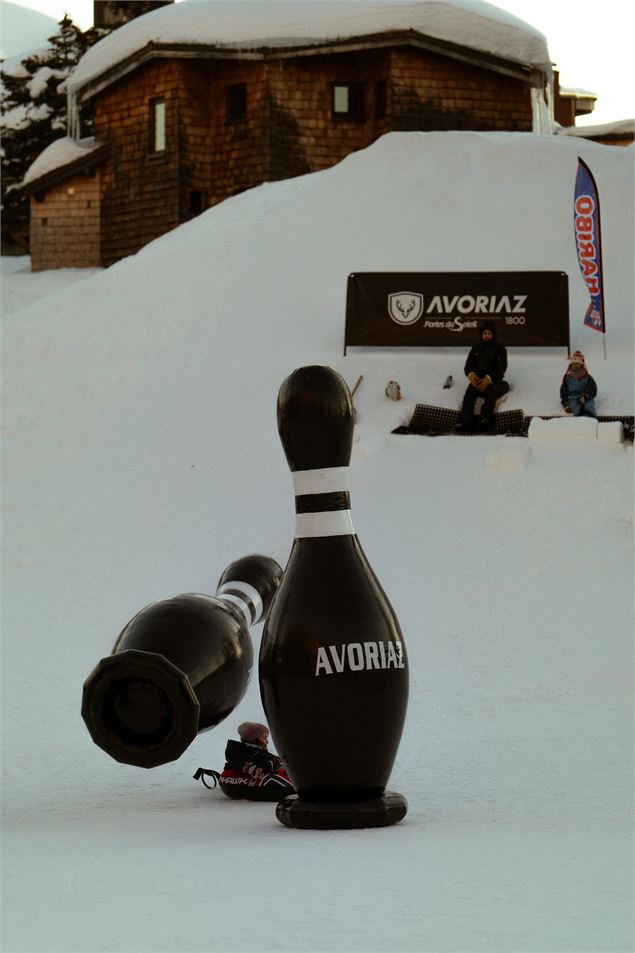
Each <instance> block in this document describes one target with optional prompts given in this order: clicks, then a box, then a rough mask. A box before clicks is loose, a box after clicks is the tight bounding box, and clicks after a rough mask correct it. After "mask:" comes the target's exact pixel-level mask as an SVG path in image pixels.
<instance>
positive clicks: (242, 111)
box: [225, 83, 248, 126]
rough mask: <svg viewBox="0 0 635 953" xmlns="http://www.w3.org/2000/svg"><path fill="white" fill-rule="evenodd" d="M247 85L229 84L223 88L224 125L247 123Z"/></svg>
mask: <svg viewBox="0 0 635 953" xmlns="http://www.w3.org/2000/svg"><path fill="white" fill-rule="evenodd" d="M247 114H248V108H247V83H230V84H229V85H228V86H226V87H225V125H226V126H235V125H237V124H238V123H241V122H247Z"/></svg>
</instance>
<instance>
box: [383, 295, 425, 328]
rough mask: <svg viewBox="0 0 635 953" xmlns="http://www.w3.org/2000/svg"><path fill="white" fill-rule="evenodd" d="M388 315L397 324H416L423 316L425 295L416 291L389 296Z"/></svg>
mask: <svg viewBox="0 0 635 953" xmlns="http://www.w3.org/2000/svg"><path fill="white" fill-rule="evenodd" d="M388 313H389V315H390V317H391V318H392V319H393V321H395V322H396V323H397V324H414V323H415V321H418V320H419V318H420V317H421V315H422V314H423V295H421V294H418V292H416V291H397V292H396V293H395V294H391V295H388Z"/></svg>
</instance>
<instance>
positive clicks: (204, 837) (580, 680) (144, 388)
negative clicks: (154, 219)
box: [2, 133, 633, 953]
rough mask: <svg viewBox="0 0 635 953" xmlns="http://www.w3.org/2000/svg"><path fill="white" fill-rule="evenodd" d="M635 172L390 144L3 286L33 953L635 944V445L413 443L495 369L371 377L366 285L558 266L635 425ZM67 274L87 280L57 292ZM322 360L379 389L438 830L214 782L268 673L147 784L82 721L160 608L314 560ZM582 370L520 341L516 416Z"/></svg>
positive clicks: (363, 395)
mask: <svg viewBox="0 0 635 953" xmlns="http://www.w3.org/2000/svg"><path fill="white" fill-rule="evenodd" d="M578 151H579V152H580V154H581V155H582V156H583V157H584V158H585V161H587V162H588V163H589V165H591V167H592V168H593V170H594V172H595V174H596V178H597V179H598V184H599V188H600V192H601V195H602V198H603V205H602V208H603V226H604V243H605V245H604V247H605V260H606V282H607V319H608V327H609V334H608V336H607V360H606V361H604V359H603V354H602V341H601V336H600V335H598V334H597V333H595V332H593V331H590V330H587V329H584V328H583V327H582V315H583V313H584V311H585V310H586V298H585V294H586V293H585V289H584V286H583V284H582V281H581V278H580V276H579V272H578V270H577V262H576V260H575V252H574V248H573V241H572V235H571V231H572V229H571V214H570V205H571V197H572V191H573V180H574V176H575V164H576V157H577V154H578ZM632 161H633V150H632V149H631V150H618V149H615V150H612V149H609V148H603V147H600V146H594V145H592V144H586V143H584V144H583V143H575V142H569V141H563V140H561V139H558V140H555V139H549V140H547V139H545V138H542V137H530V136H511V135H510V136H507V135H501V136H484V135H474V134H418V133H414V134H404V135H393V136H389V137H386V138H385V139H383V140H381V141H380V142H379V143H377V144H376V145H375V146H373V147H371V148H370V149H368V150H365V151H364V152H361V153H358V154H356V155H354V156H352V157H350V159H348V160H346V161H345V162H343V163H341V164H340V165H339V166H337V167H336V168H335V169H333V170H329V171H328V172H326V173H320V174H317V175H313V176H306V177H303V178H300V179H296V180H291V181H289V182H284V183H279V184H276V185H269V186H263V187H262V188H260V189H256V190H254V191H253V192H251V193H245V194H243V195H241V196H238V197H236V198H235V199H232V200H230V201H228V202H226V203H223V205H221V206H219V207H218V208H216V209H213V210H211V211H210V212H208V213H206V214H205V215H203V216H201V217H200V218H199V219H197V220H196V221H194V222H192V223H190V224H189V225H187V226H184V227H183V228H181V229H179V230H178V231H177V232H173V233H171V234H170V235H166V236H164V238H162V239H161V240H159V241H158V242H155V243H154V244H153V245H151V246H149V247H148V248H146V249H145V250H144V251H143V252H141V253H140V254H139V255H137V256H135V257H134V258H130V259H127V260H125V261H123V262H121V263H120V264H118V265H116V266H114V267H113V268H111V269H108V270H106V271H103V272H97V273H95V274H92V275H89V276H87V277H86V278H85V279H84V277H82V279H81V280H74V278H75V276H74V275H70V274H55V275H54V274H52V273H43V274H42V275H32V276H30V275H29V274H28V272H26V271H24V270H22V271H17V272H13V274H11V275H9V276H8V278H7V280H6V281H5V282H3V302H6V301H7V300H8V302H9V305H8V307H7V306H6V303H5V304H3V307H4V309H5V310H4V348H3V354H4V388H5V394H4V433H5V437H4V443H3V456H4V460H5V463H4V495H5V496H4V518H3V522H4V532H3V535H4V569H3V582H4V626H3V631H4V635H3V640H4V641H3V732H4V737H3V771H4V797H3V809H4V814H5V820H4V835H3V882H4V907H3V913H4V916H3V941H2V950H3V951H6V953H35V951H38V953H97V951H107V953H181V951H183V953H186V951H196V953H199V951H200V953H203V951H208V950H210V949H214V950H220V951H222V953H269V951H274V950H276V951H278V950H285V951H291V953H309V951H311V953H318V951H333V953H349V951H356V953H357V951H359V953H380V951H381V953H383V951H395V953H402V951H403V953H437V951H443V953H459V951H462V953H463V951H464V953H477V951H478V953H481V951H482V953H512V951H514V953H520V951H523V953H565V951H566V953H574V951H584V953H598V951H606V953H627V951H631V950H632V949H633V932H632V928H633V921H632V899H633V849H632V821H633V798H632V780H633V728H632V725H633V719H632V715H633V711H632V701H631V699H632V696H631V675H632V649H633V645H632V623H633V594H632V578H633V576H632V574H633V549H632V543H633V520H632V489H633V479H632V478H633V448H632V445H624V444H621V443H619V442H607V443H604V442H603V441H600V440H598V439H596V438H595V437H592V436H590V435H588V434H586V433H585V435H584V436H583V435H582V434H583V431H582V429H580V428H578V430H577V431H576V430H575V429H573V430H572V429H571V427H569V428H568V430H567V432H564V433H562V434H561V435H560V436H559V438H558V439H557V440H552V439H549V435H548V434H543V433H541V432H536V434H535V436H534V437H533V438H532V439H529V440H526V439H525V440H523V439H521V438H497V437H488V438H453V437H448V438H435V439H429V438H422V437H408V436H397V435H392V434H391V433H390V431H391V430H392V429H394V428H395V427H396V426H398V425H399V424H401V423H403V422H404V421H405V420H406V419H408V418H409V416H410V414H411V412H412V409H413V408H414V405H415V403H417V402H425V403H437V404H439V403H445V404H447V405H448V406H457V405H458V403H459V401H460V395H461V393H462V389H463V377H462V365H463V360H464V357H465V349H464V348H461V349H458V350H456V351H454V350H452V351H450V350H445V351H440V352H439V351H426V352H416V353H404V352H397V351H389V352H383V351H377V352H371V351H349V354H348V355H347V356H346V357H343V356H342V342H343V314H344V292H345V285H346V275H347V274H348V272H349V271H352V270H375V269H376V270H403V271H408V270H414V269H415V268H421V267H422V263H423V266H424V267H425V268H426V269H427V270H431V271H432V270H441V268H443V267H445V269H446V270H452V269H457V270H461V269H465V268H470V269H472V270H478V269H484V270H485V269H491V268H498V269H500V270H514V269H516V268H519V267H520V268H535V269H542V268H547V267H548V268H562V269H563V270H564V271H566V272H567V273H568V274H569V280H570V294H571V316H572V317H571V321H572V346H573V347H581V348H582V349H583V350H584V351H585V353H586V354H587V357H588V361H589V364H590V368H591V372H592V373H593V375H594V376H595V377H596V379H597V381H598V385H599V388H600V402H599V412H600V413H601V414H611V413H630V414H632V413H633V393H632V359H633V281H632V260H633V254H632V252H633V249H632V214H631V211H630V210H631V209H632V181H633V179H632ZM536 168H540V170H541V173H540V176H539V177H538V181H536V177H535V169H536ZM431 183H432V184H433V185H432V187H431ZM519 223H520V225H519ZM3 265H4V262H3ZM77 278H79V275H77ZM53 279H56V280H57V279H59V280H60V281H61V282H63V283H67V284H68V287H66V288H65V289H64V288H61V287H59V286H58V287H57V288H55V289H54V290H51V293H50V294H49V293H48V287H49V286H48V284H47V283H48V282H49V281H52V280H53ZM38 283H39V284H38ZM5 295H6V296H7V297H5ZM22 295H23V296H24V297H23V298H20V296H22ZM609 296H610V297H609ZM38 298H39V300H36V299H38ZM20 300H24V301H30V302H31V303H30V306H28V307H18V306H17V304H16V303H17V302H19V301H20ZM609 301H610V307H609V304H608V302H609ZM318 362H320V363H328V364H331V365H332V366H333V367H335V368H336V369H338V370H339V371H340V372H341V373H342V374H343V375H344V377H345V378H346V379H347V380H348V381H349V383H350V384H351V386H352V385H353V384H354V383H355V381H356V380H357V377H358V376H359V374H363V375H364V380H363V382H362V384H361V386H360V388H359V391H358V393H357V395H356V405H357V408H358V425H357V428H356V437H355V444H354V452H353V461H352V468H351V479H350V483H351V498H352V504H353V519H354V522H355V525H356V528H357V530H358V533H359V536H360V539H361V541H362V544H363V546H364V549H365V551H366V553H367V555H368V557H369V559H370V561H371V563H372V565H373V567H374V569H375V570H376V572H377V575H378V576H379V578H380V580H381V581H382V584H383V585H384V588H385V589H386V591H387V593H388V595H389V597H390V599H391V601H392V603H393V605H394V607H395V609H396V612H397V614H398V616H399V620H400V623H401V627H402V630H403V632H404V636H405V639H406V642H407V645H408V651H409V655H410V664H411V679H412V686H411V696H410V704H409V711H408V718H407V722H406V728H405V731H404V735H403V740H402V744H401V747H400V750H399V753H398V757H397V761H396V764H395V768H394V772H393V776H392V779H391V787H393V788H394V789H395V790H397V791H401V792H402V793H404V794H405V795H406V797H407V799H408V802H409V806H410V809H409V813H408V815H407V817H406V818H405V820H404V821H403V822H402V823H401V824H399V825H397V826H395V827H392V828H386V829H382V830H376V831H367V832H364V831H355V832H300V831H291V830H287V829H286V828H283V827H282V826H281V825H280V824H279V823H278V822H277V821H276V819H275V816H274V812H273V807H272V806H271V805H267V804H257V805H256V804H252V805H249V804H243V803H241V802H232V801H229V800H227V799H226V798H224V797H223V796H222V795H221V794H219V793H217V792H210V791H206V790H205V789H204V788H203V787H199V786H198V785H197V784H196V783H195V782H194V781H193V780H192V777H191V775H192V774H193V773H194V770H195V769H196V768H197V767H198V766H199V765H204V766H207V767H215V768H221V767H222V761H223V750H224V746H225V742H226V739H227V738H228V737H231V736H233V735H234V732H235V728H236V726H237V725H238V723H239V722H240V721H242V720H246V719H250V720H256V719H261V718H262V717H263V716H262V709H261V706H260V701H259V694H258V686H257V680H254V681H253V682H252V684H251V685H250V687H249V690H248V692H247V695H246V696H245V698H244V699H243V702H242V703H241V704H240V706H239V707H238V708H237V709H236V711H235V712H234V713H233V715H232V716H231V717H230V718H229V719H228V721H227V722H226V723H225V724H223V725H221V726H220V727H218V728H216V729H215V730H214V731H211V732H209V733H207V734H205V735H201V736H199V737H198V738H197V739H196V741H195V742H194V743H193V744H192V746H191V747H190V749H189V750H188V751H187V752H186V753H185V754H184V755H183V756H182V758H181V759H180V760H179V761H178V762H175V763H173V764H169V765H165V766H163V767H160V768H157V769H153V770H152V771H143V770H141V769H135V768H132V767H126V766H123V765H120V764H117V763H115V762H114V761H111V760H110V759H109V758H108V757H107V756H106V755H105V754H104V753H103V752H102V751H101V750H100V749H98V748H97V747H95V746H94V745H93V744H92V741H91V739H90V737H89V735H88V733H87V731H86V729H85V726H84V724H83V722H82V720H81V718H80V714H79V707H80V699H81V686H82V683H83V680H84V678H85V677H86V675H87V674H88V673H89V672H90V670H91V669H92V667H93V665H94V664H95V662H96V661H97V660H98V659H99V658H100V657H101V656H103V655H105V654H107V653H108V652H109V650H110V648H111V646H112V643H113V642H114V639H115V637H116V635H117V633H118V632H119V630H120V628H121V627H122V626H123V624H124V623H125V622H126V621H127V619H128V618H129V617H130V616H131V615H132V614H133V613H134V612H135V611H136V610H137V609H139V608H140V607H141V606H143V605H145V604H147V603H148V602H150V601H152V600H154V599H157V598H160V597H163V596H169V595H173V594H176V593H178V592H183V591H207V592H212V591H213V590H214V587H215V583H216V580H217V579H218V577H219V576H220V574H221V572H222V570H223V569H224V567H225V566H226V565H227V564H228V563H229V562H230V561H231V560H232V559H234V558H236V557H237V556H240V555H243V554H246V553H249V552H258V551H260V552H265V553H268V554H269V555H272V556H274V557H275V558H276V559H277V560H278V561H279V562H280V563H281V564H283V565H284V563H285V562H286V558H287V556H288V552H289V548H290V544H291V537H292V534H293V523H294V514H293V496H292V485H291V479H290V476H289V473H288V470H287V467H286V463H285V460H284V456H283V453H282V450H281V447H280V443H279V440H278V435H277V432H276V424H275V400H276V394H277V390H278V387H279V384H280V382H281V381H282V379H283V378H284V377H285V376H286V375H287V374H288V373H289V371H291V370H292V369H293V368H294V367H297V366H299V365H301V364H306V363H318ZM564 364H565V355H564V352H548V353H541V352H538V351H536V352H525V351H522V352H521V351H520V350H515V351H514V352H513V353H512V354H510V372H509V375H508V376H509V379H510V380H511V381H512V383H513V385H514V390H513V392H512V395H510V398H509V399H508V402H507V404H506V407H507V408H511V407H516V406H520V407H522V408H523V409H524V410H525V412H526V413H528V414H545V415H547V414H554V413H558V412H559V404H558V399H557V387H558V384H559V380H560V377H561V375H562V373H563V370H564ZM449 373H451V374H453V375H454V379H455V382H456V383H455V386H454V387H453V388H452V389H451V390H449V391H446V390H443V389H442V384H443V381H444V380H445V378H446V376H447V375H448V374H449ZM389 379H395V380H398V381H399V382H400V383H401V386H402V389H403V392H404V395H405V396H404V400H402V401H401V402H399V403H395V402H392V401H389V400H387V399H386V397H385V396H384V387H385V384H386V382H387V380H389ZM558 423H560V422H558V421H557V422H556V424H558ZM577 423H580V424H584V423H585V422H584V421H578V422H577ZM567 424H569V422H567ZM260 635H261V628H260V627H256V629H255V630H254V632H253V636H254V641H255V644H256V646H257V645H258V643H259V639H260Z"/></svg>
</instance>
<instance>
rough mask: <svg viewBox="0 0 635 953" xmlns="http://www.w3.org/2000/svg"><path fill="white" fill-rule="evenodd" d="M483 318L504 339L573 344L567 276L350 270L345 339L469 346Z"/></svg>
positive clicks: (536, 344) (513, 343)
mask: <svg viewBox="0 0 635 953" xmlns="http://www.w3.org/2000/svg"><path fill="white" fill-rule="evenodd" d="M484 321H494V322H495V323H496V324H497V325H498V326H499V338H500V340H501V341H502V342H503V343H505V344H506V345H511V346H517V347H518V346H520V347H552V346H553V347H558V346H562V347H568V346H569V290H568V280H567V276H566V274H564V272H561V271H553V272H551V271H548V272H433V273H424V272H414V273H404V272H395V273H390V272H365V273H354V274H351V275H349V278H348V287H347V299H346V335H345V346H344V353H346V347H347V346H348V345H359V346H363V347H368V346H393V345H396V346H400V347H409V346H418V347H444V346H445V347H464V346H465V345H466V344H467V345H468V346H470V345H471V344H474V343H475V342H476V341H477V340H478V329H479V327H480V326H481V324H482V323H483V322H484Z"/></svg>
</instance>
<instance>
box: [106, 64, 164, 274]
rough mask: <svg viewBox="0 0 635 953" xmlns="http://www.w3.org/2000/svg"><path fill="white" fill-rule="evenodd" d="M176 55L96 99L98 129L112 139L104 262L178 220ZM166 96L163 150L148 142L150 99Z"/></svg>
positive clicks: (147, 67)
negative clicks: (164, 143)
mask: <svg viewBox="0 0 635 953" xmlns="http://www.w3.org/2000/svg"><path fill="white" fill-rule="evenodd" d="M179 85H180V69H179V63H178V61H174V60H155V61H154V62H152V63H150V64H147V65H145V66H142V67H140V68H139V69H138V70H136V71H135V72H134V74H133V75H132V76H130V77H127V78H126V79H125V80H122V81H121V82H119V83H116V84H114V85H113V86H112V87H109V88H108V89H107V90H105V91H104V92H103V93H102V94H101V95H100V96H98V97H96V101H95V135H96V136H97V138H98V139H99V140H101V141H103V142H109V143H111V145H112V158H111V159H110V160H109V162H108V163H107V165H106V168H105V170H104V174H103V177H102V222H101V224H102V232H101V241H102V264H104V265H110V264H112V263H113V262H115V261H118V260H119V259H120V258H124V257H125V256H127V255H132V254H134V253H135V252H137V251H139V249H140V248H142V247H143V246H144V245H146V244H147V243H148V242H150V241H152V240H153V239H155V238H158V237H159V236H160V235H163V234H164V233H165V232H167V231H169V230H170V229H172V228H175V227H176V226H177V225H178V224H179V216H178V209H179V191H178V182H179V119H178V108H177V90H178V88H179ZM159 97H163V98H164V99H165V121H166V141H167V143H168V144H169V145H168V148H166V149H165V150H164V151H163V152H159V153H153V152H152V151H151V146H150V102H151V100H153V99H155V98H159Z"/></svg>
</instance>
